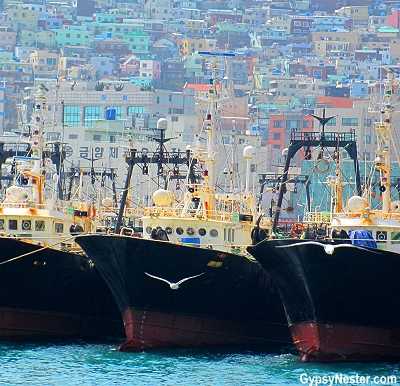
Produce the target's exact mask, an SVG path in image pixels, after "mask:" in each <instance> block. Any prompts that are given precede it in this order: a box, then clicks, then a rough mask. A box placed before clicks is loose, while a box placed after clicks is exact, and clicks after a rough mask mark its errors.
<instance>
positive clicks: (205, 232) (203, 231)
mask: <svg viewBox="0 0 400 386" xmlns="http://www.w3.org/2000/svg"><path fill="white" fill-rule="evenodd" d="M198 232H199V235H200V236H205V235H206V234H207V231H206V230H205V229H204V228H200V229H199V231H198Z"/></svg>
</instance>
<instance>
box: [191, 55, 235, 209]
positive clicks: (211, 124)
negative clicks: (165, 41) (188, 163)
mask: <svg viewBox="0 0 400 386" xmlns="http://www.w3.org/2000/svg"><path fill="white" fill-rule="evenodd" d="M198 53H199V54H200V55H211V56H235V54H233V53H228V52H210V51H199V52H198ZM208 65H209V68H210V69H211V78H210V80H209V89H208V101H209V109H208V111H207V116H206V119H205V120H204V122H203V124H204V126H203V127H204V130H205V132H206V134H207V150H206V156H205V157H204V158H203V157H199V160H200V161H203V162H204V164H205V167H206V169H205V171H204V180H205V181H206V187H205V197H206V199H205V203H206V207H208V208H209V210H210V211H211V213H214V210H215V185H216V158H215V150H214V148H215V130H216V119H217V117H216V114H217V104H218V103H219V102H221V100H222V99H221V98H218V95H217V84H218V79H217V69H218V68H219V63H218V60H212V61H209V63H208Z"/></svg>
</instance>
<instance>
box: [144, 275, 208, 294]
mask: <svg viewBox="0 0 400 386" xmlns="http://www.w3.org/2000/svg"><path fill="white" fill-rule="evenodd" d="M145 274H146V275H147V276H150V277H152V278H153V279H157V280H161V281H164V282H165V283H167V284H168V285H169V288H171V289H173V290H176V289H178V288H179V284H182V283H183V282H184V281H186V280H189V279H194V278H195V277H199V276H201V275H204V272H203V273H200V274H198V275H195V276H189V277H185V278H184V279H182V280H179V281H178V282H177V283H171V282H169V281H168V280H166V279H163V278H162V277H158V276H154V275H150V274H149V273H147V272H145Z"/></svg>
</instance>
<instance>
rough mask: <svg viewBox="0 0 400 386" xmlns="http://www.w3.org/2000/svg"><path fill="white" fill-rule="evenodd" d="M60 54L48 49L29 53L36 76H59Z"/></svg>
mask: <svg viewBox="0 0 400 386" xmlns="http://www.w3.org/2000/svg"><path fill="white" fill-rule="evenodd" d="M58 61H59V56H58V54H56V53H53V52H49V51H48V50H36V51H35V52H34V53H33V54H30V55H29V63H30V64H32V69H33V73H34V74H35V77H39V78H40V77H44V78H49V77H54V76H58V70H59V68H58Z"/></svg>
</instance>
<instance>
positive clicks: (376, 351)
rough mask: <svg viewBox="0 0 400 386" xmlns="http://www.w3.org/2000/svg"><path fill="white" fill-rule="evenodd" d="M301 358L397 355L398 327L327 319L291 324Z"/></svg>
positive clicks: (361, 358)
mask: <svg viewBox="0 0 400 386" xmlns="http://www.w3.org/2000/svg"><path fill="white" fill-rule="evenodd" d="M290 332H291V334H292V338H293V342H294V343H295V345H296V348H297V350H298V351H299V353H300V356H301V361H303V362H339V361H373V360H382V359H388V360H390V359H399V358H400V330H394V329H384V328H373V327H363V326H350V325H340V324H328V323H300V324H294V325H291V326H290Z"/></svg>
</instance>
